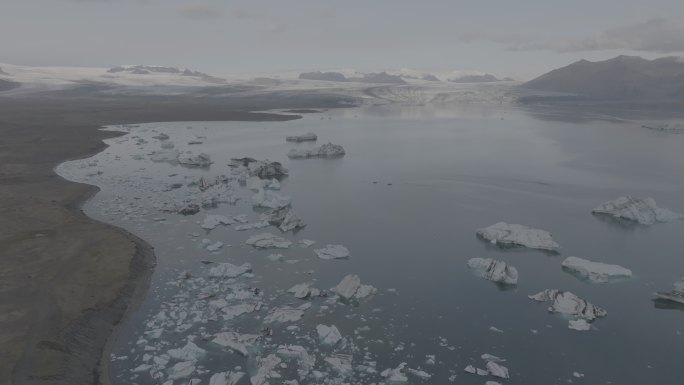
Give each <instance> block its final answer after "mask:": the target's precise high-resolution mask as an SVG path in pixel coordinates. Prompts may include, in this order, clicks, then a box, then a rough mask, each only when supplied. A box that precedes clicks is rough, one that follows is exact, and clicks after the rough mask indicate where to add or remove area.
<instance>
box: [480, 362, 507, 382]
mask: <svg viewBox="0 0 684 385" xmlns="http://www.w3.org/2000/svg"><path fill="white" fill-rule="evenodd" d="M486 367H487V372H489V374H491V375H492V376H494V377H499V378H510V375H509V374H508V368H506V367H505V366H503V365H501V364H498V363H496V362H494V361H488V362H487V366H486Z"/></svg>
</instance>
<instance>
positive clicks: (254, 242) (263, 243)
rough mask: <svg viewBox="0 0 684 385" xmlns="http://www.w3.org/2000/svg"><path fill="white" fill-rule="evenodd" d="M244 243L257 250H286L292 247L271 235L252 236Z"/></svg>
mask: <svg viewBox="0 0 684 385" xmlns="http://www.w3.org/2000/svg"><path fill="white" fill-rule="evenodd" d="M245 243H246V244H248V245H251V246H254V247H256V248H257V249H287V248H288V247H290V245H292V242H290V241H288V240H286V239H285V238H281V237H279V236H276V235H273V234H271V233H261V234H256V235H252V236H251V237H249V238H248V239H247V240H246V241H245Z"/></svg>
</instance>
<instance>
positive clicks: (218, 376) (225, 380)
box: [209, 371, 245, 385]
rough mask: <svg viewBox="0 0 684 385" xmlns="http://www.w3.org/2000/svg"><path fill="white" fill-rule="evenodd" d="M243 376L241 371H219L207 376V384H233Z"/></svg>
mask: <svg viewBox="0 0 684 385" xmlns="http://www.w3.org/2000/svg"><path fill="white" fill-rule="evenodd" d="M244 376H245V373H243V372H230V371H228V372H219V373H214V374H213V375H212V376H211V378H209V385H235V384H237V383H238V381H240V380H241V379H242V377H244Z"/></svg>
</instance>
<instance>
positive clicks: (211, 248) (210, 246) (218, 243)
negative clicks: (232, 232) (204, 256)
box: [204, 241, 223, 252]
mask: <svg viewBox="0 0 684 385" xmlns="http://www.w3.org/2000/svg"><path fill="white" fill-rule="evenodd" d="M222 247H223V242H221V241H216V242H214V243H211V244H208V245H207V246H206V247H205V248H204V249H205V250H207V251H211V252H214V251H219V250H221V248H222Z"/></svg>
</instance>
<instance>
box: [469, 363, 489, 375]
mask: <svg viewBox="0 0 684 385" xmlns="http://www.w3.org/2000/svg"><path fill="white" fill-rule="evenodd" d="M463 371H464V372H466V373H470V374H477V375H478V376H486V375H488V374H489V372H488V371H486V370H484V369H480V368H476V367H474V366H473V365H468V366H466V367H465V368H463Z"/></svg>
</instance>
